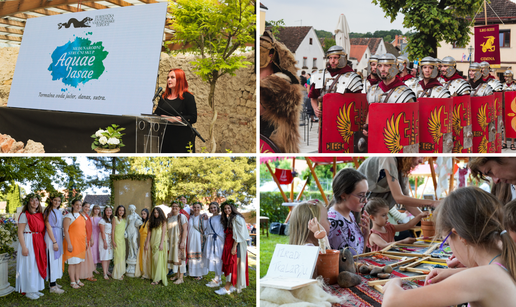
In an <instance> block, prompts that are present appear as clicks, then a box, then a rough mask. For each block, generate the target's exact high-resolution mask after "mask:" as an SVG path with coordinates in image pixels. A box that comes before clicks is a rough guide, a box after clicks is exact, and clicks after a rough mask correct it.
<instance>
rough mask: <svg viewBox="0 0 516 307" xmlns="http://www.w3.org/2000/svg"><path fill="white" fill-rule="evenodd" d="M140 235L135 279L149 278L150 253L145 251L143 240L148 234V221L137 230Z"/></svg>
mask: <svg viewBox="0 0 516 307" xmlns="http://www.w3.org/2000/svg"><path fill="white" fill-rule="evenodd" d="M138 232H139V233H140V248H139V249H138V258H137V259H136V270H135V272H134V276H135V277H140V276H142V277H143V278H150V276H151V251H150V249H148V250H145V240H147V234H148V232H149V221H148V220H147V221H145V223H144V224H143V225H141V226H140V229H138Z"/></svg>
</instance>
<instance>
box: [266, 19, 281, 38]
mask: <svg viewBox="0 0 516 307" xmlns="http://www.w3.org/2000/svg"><path fill="white" fill-rule="evenodd" d="M284 25H285V22H284V21H283V19H280V20H277V21H274V20H269V21H265V26H266V27H271V33H272V35H273V36H274V38H276V39H277V40H280V39H279V34H280V30H281V29H283V26H284Z"/></svg>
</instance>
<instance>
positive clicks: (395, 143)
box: [383, 113, 404, 153]
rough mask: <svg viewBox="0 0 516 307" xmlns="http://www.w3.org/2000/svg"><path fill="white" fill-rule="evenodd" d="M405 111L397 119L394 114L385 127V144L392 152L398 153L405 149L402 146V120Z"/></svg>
mask: <svg viewBox="0 0 516 307" xmlns="http://www.w3.org/2000/svg"><path fill="white" fill-rule="evenodd" d="M403 115H404V113H400V114H399V115H398V117H396V119H394V116H395V115H392V117H391V119H387V122H386V125H385V128H383V137H384V141H385V145H387V148H388V149H389V151H390V152H391V153H398V152H400V151H401V150H402V149H403V146H401V144H400V142H401V135H400V126H399V125H400V121H401V117H402V116H403Z"/></svg>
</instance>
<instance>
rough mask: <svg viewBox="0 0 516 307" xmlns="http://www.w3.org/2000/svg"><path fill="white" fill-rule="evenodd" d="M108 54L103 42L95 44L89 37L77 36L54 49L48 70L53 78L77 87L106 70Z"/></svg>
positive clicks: (96, 77)
mask: <svg viewBox="0 0 516 307" xmlns="http://www.w3.org/2000/svg"><path fill="white" fill-rule="evenodd" d="M108 54H109V52H107V51H104V46H102V42H96V43H94V44H93V43H92V42H91V41H90V40H89V39H87V38H81V37H77V38H75V40H74V41H73V42H68V43H66V44H64V45H63V46H59V47H57V48H56V50H54V52H53V53H52V64H50V66H49V67H48V70H49V71H50V72H51V73H52V80H59V79H62V81H63V83H64V84H66V85H70V86H73V87H77V85H79V83H86V82H88V81H90V80H93V79H98V78H99V77H100V76H101V75H102V73H103V72H104V70H105V67H104V63H103V61H104V59H106V57H107V56H108Z"/></svg>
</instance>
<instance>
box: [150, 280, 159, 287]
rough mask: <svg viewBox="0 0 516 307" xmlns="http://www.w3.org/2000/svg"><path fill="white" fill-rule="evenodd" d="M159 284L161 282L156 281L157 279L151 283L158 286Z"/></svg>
mask: <svg viewBox="0 0 516 307" xmlns="http://www.w3.org/2000/svg"><path fill="white" fill-rule="evenodd" d="M157 284H159V281H158V282H155V281H153V282H151V285H153V286H156V285H157Z"/></svg>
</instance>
